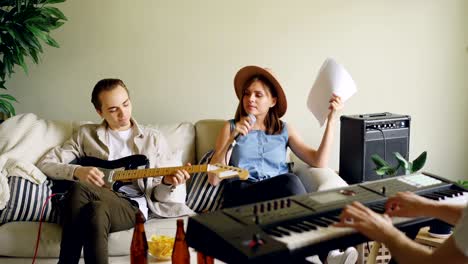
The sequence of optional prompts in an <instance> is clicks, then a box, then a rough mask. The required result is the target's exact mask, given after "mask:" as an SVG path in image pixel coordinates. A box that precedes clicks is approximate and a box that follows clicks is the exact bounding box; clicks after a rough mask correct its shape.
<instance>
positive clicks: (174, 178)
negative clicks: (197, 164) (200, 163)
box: [162, 163, 192, 186]
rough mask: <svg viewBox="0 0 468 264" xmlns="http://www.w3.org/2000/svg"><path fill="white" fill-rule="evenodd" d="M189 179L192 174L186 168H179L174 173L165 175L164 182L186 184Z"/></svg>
mask: <svg viewBox="0 0 468 264" xmlns="http://www.w3.org/2000/svg"><path fill="white" fill-rule="evenodd" d="M187 166H192V164H190V163H187ZM188 179H190V174H189V173H188V172H187V171H186V170H177V171H176V172H175V173H174V174H173V175H167V176H164V177H163V179H162V183H163V184H165V185H172V186H177V185H180V184H184V183H185V182H186V181H187V180H188Z"/></svg>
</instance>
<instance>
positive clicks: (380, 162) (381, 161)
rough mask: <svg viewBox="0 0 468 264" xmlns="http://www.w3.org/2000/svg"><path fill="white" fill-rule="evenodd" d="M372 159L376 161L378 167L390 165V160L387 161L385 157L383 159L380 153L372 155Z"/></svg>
mask: <svg viewBox="0 0 468 264" xmlns="http://www.w3.org/2000/svg"><path fill="white" fill-rule="evenodd" d="M371 159H372V161H373V162H374V164H375V165H376V166H377V168H381V167H383V166H387V167H390V164H388V162H386V161H385V160H384V159H382V158H381V157H380V156H379V154H374V155H372V156H371Z"/></svg>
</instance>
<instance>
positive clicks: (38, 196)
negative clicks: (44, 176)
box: [0, 176, 58, 225]
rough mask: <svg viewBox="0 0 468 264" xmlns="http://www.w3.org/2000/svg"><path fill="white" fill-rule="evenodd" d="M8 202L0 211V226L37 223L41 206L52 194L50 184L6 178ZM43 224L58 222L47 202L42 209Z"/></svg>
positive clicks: (47, 182)
mask: <svg viewBox="0 0 468 264" xmlns="http://www.w3.org/2000/svg"><path fill="white" fill-rule="evenodd" d="M8 184H9V186H10V200H9V201H8V203H7V205H6V206H5V208H4V209H3V210H1V211H0V225H1V224H5V223H8V222H14V221H32V222H37V221H39V220H40V218H41V210H42V205H43V204H44V202H45V200H46V199H47V197H48V196H49V195H51V194H52V189H51V187H52V182H51V181H49V180H46V181H45V182H44V183H42V184H39V185H38V184H35V183H32V182H30V181H28V180H26V179H24V178H22V177H16V176H11V177H8ZM43 221H44V222H53V223H57V222H58V213H57V210H54V208H53V207H52V202H51V201H50V200H49V201H48V202H47V205H46V206H45V209H44V219H43Z"/></svg>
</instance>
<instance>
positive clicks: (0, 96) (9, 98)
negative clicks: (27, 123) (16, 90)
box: [0, 94, 18, 102]
mask: <svg viewBox="0 0 468 264" xmlns="http://www.w3.org/2000/svg"><path fill="white" fill-rule="evenodd" d="M0 98H5V99H8V100H10V101H15V102H18V101H17V100H16V98H14V97H13V96H12V95H9V94H0Z"/></svg>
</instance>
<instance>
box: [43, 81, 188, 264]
mask: <svg viewBox="0 0 468 264" xmlns="http://www.w3.org/2000/svg"><path fill="white" fill-rule="evenodd" d="M91 101H92V103H93V105H94V108H95V109H96V112H97V113H98V114H99V115H100V116H101V117H102V118H103V119H104V120H103V122H102V123H101V124H87V125H83V126H81V127H80V129H79V130H78V132H77V133H74V134H73V136H72V138H71V139H69V140H68V141H66V142H65V143H64V144H63V145H62V146H60V147H55V148H53V149H51V150H50V151H49V152H48V153H46V154H45V155H44V156H43V157H42V158H41V160H40V161H39V162H38V164H37V166H38V167H39V168H40V169H41V170H42V171H43V172H44V173H45V174H46V175H47V176H49V177H50V178H53V179H60V180H64V179H65V180H70V181H75V182H74V183H73V184H72V187H70V189H69V190H68V193H67V196H66V197H67V198H66V202H65V206H64V209H63V212H61V213H62V217H63V221H62V226H63V232H62V241H61V245H60V258H59V263H78V261H79V259H80V255H81V250H82V249H83V252H84V258H85V262H86V263H108V247H107V242H108V235H109V233H110V232H116V231H121V230H126V229H129V228H132V227H133V226H134V223H135V213H136V212H137V211H138V210H140V211H141V212H142V213H143V214H144V215H145V217H146V219H148V213H150V214H152V215H155V216H158V217H178V216H182V215H189V214H193V211H192V210H191V209H190V208H188V207H187V206H186V205H185V197H186V189H185V181H186V180H187V179H188V178H189V177H190V176H189V174H188V173H187V172H186V171H184V170H179V171H177V172H176V173H175V174H174V175H170V176H164V177H155V178H147V179H139V180H137V181H133V182H132V183H131V184H129V185H124V186H122V187H121V188H119V190H118V191H113V190H111V189H109V188H106V187H104V184H105V182H104V180H103V176H104V175H103V173H102V171H101V170H99V169H98V168H96V167H92V166H80V165H76V164H70V162H72V161H74V160H79V159H80V158H83V157H87V156H93V157H96V158H99V159H102V160H116V159H120V158H123V157H126V156H130V155H134V154H143V155H145V156H146V157H147V158H148V159H149V166H150V167H151V168H154V167H162V166H175V165H180V164H176V163H178V162H177V161H175V160H174V159H173V158H172V157H171V155H170V153H171V151H170V149H169V146H168V144H167V142H166V139H165V138H164V137H163V135H162V134H161V133H160V132H158V131H156V130H154V129H149V128H146V127H143V126H140V125H138V123H137V122H136V121H135V119H133V118H132V104H131V101H130V97H129V93H128V90H127V87H126V86H125V84H124V83H123V81H121V80H119V79H103V80H101V81H99V82H98V83H97V84H96V85H95V86H94V89H93V92H92V97H91ZM148 211H150V212H148Z"/></svg>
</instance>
